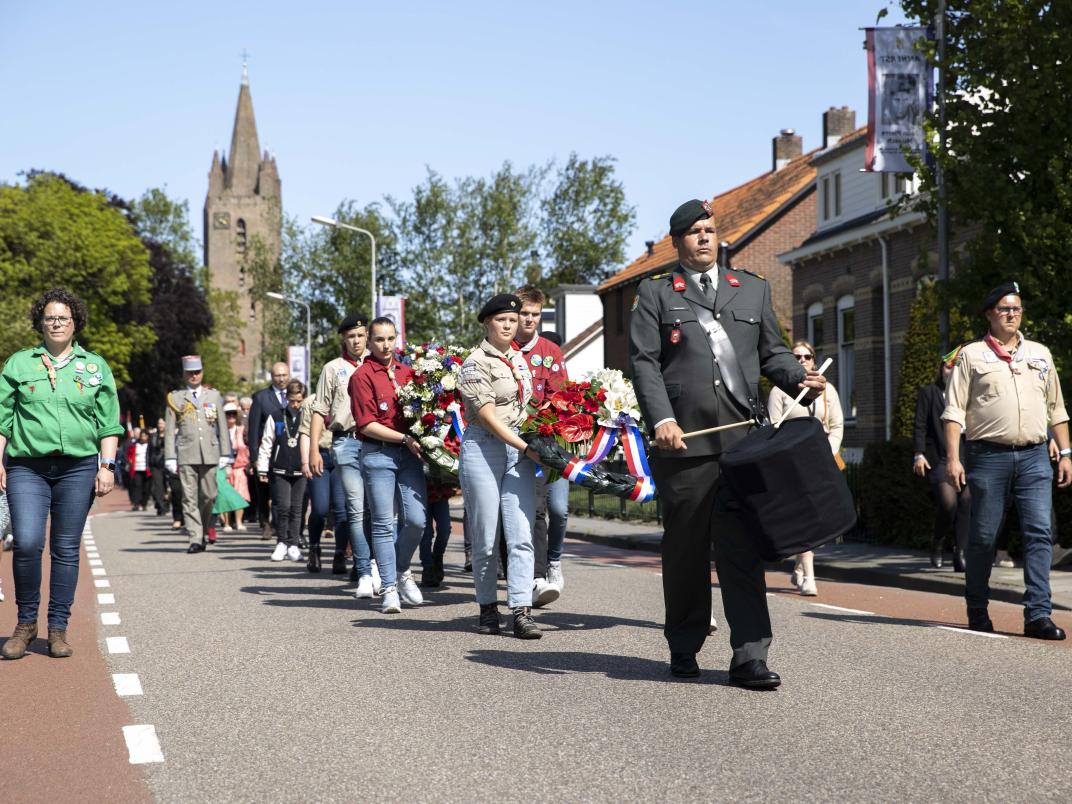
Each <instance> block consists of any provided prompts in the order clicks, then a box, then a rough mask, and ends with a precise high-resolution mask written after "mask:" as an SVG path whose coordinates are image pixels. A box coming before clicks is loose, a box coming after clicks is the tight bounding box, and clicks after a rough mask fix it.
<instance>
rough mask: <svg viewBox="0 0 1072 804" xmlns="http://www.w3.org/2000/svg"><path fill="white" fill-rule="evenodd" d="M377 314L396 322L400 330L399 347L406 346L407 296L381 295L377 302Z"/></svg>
mask: <svg viewBox="0 0 1072 804" xmlns="http://www.w3.org/2000/svg"><path fill="white" fill-rule="evenodd" d="M376 315H379V316H383V317H385V318H390V319H391V320H392V321H394V322H395V328H396V329H397V330H398V341H397V342H396V346H397V347H398V348H399V349H405V348H406V297H405V296H380V298H379V300H378V301H377V303H376Z"/></svg>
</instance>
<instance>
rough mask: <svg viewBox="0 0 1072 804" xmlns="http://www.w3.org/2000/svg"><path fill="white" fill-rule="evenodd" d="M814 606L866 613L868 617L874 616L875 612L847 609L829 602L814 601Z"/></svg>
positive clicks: (847, 612)
mask: <svg viewBox="0 0 1072 804" xmlns="http://www.w3.org/2000/svg"><path fill="white" fill-rule="evenodd" d="M812 605H813V606H818V607H819V608H822V609H830V610H831V611H843V612H845V613H846V614H866V615H867V616H868V617H874V616H875V612H873V611H864V610H863V609H846V608H842V607H841V606H831V605H830V604H829V603H812Z"/></svg>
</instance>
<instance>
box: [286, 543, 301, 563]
mask: <svg viewBox="0 0 1072 804" xmlns="http://www.w3.org/2000/svg"><path fill="white" fill-rule="evenodd" d="M287 558H289V559H290V560H291V561H301V560H302V554H301V550H299V549H298V545H296V544H292V545H291V546H290V547H288V548H287Z"/></svg>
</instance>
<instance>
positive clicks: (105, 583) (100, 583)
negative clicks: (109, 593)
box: [93, 578, 112, 589]
mask: <svg viewBox="0 0 1072 804" xmlns="http://www.w3.org/2000/svg"><path fill="white" fill-rule="evenodd" d="M93 585H94V586H95V587H97V588H98V589H107V588H108V587H109V586H111V585H112V582H111V581H109V580H102V579H100V578H98V579H97V580H95V581H94V582H93Z"/></svg>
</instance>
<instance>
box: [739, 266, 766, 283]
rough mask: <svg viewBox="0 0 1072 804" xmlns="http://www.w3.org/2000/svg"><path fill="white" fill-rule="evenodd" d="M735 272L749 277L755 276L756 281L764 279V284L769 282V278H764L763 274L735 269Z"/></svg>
mask: <svg viewBox="0 0 1072 804" xmlns="http://www.w3.org/2000/svg"><path fill="white" fill-rule="evenodd" d="M733 270H734V271H737V272H738V273H741V274H748V275H749V276H754V277H755V278H756V279H762V280H763V281H764V282H766V281H767V277H765V276H763V274H757V273H756V272H755V271H749V270H748V269H747V268H734V269H733Z"/></svg>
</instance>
